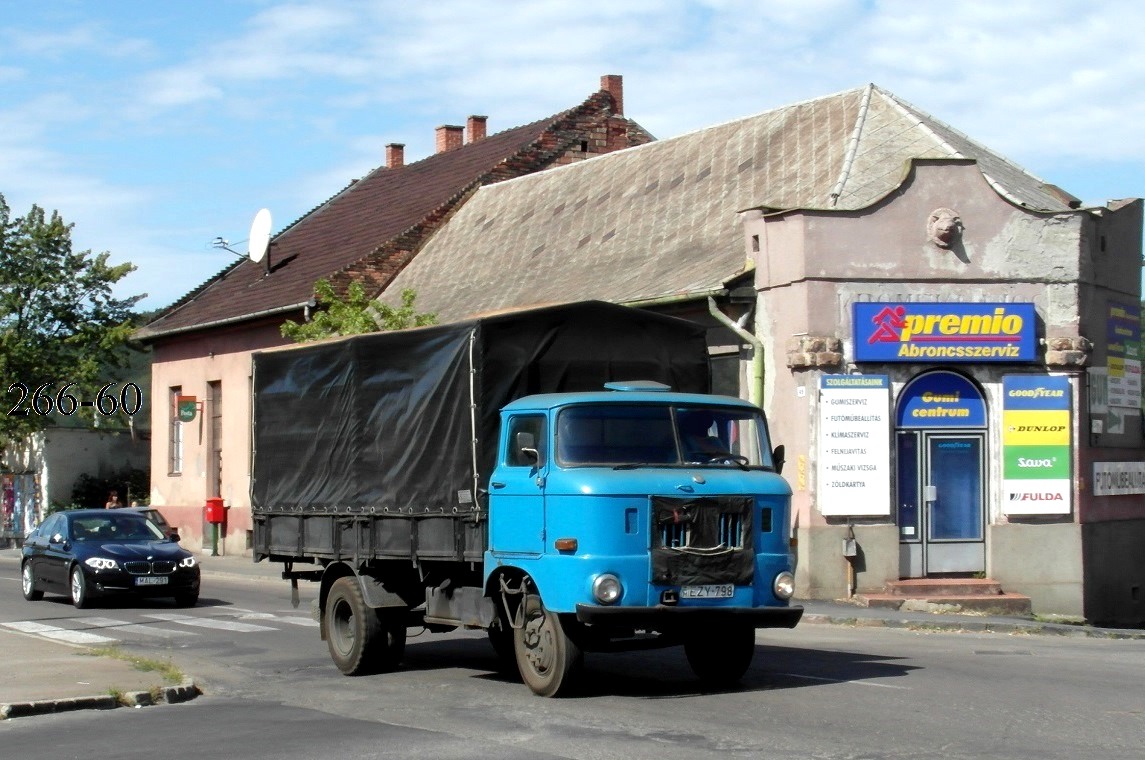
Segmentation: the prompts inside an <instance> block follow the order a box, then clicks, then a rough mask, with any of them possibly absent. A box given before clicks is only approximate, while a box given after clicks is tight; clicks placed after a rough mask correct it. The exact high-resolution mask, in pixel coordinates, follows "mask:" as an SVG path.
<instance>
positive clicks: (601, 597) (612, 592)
mask: <svg viewBox="0 0 1145 760" xmlns="http://www.w3.org/2000/svg"><path fill="white" fill-rule="evenodd" d="M622 593H624V587H623V586H621V585H620V579H619V578H617V577H616V576H615V575H612V574H611V573H605V574H604V575H598V576H596V578H594V579H593V581H592V596H593V598H594V599H596V601H598V602H599V603H601V604H615V603H616V602H617V600H619V599H620V595H621V594H622Z"/></svg>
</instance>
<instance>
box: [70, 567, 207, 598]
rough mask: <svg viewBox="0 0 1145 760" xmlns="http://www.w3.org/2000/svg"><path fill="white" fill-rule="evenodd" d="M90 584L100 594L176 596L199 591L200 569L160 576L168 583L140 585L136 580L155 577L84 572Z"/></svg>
mask: <svg viewBox="0 0 1145 760" xmlns="http://www.w3.org/2000/svg"><path fill="white" fill-rule="evenodd" d="M84 573H85V575H86V576H87V580H88V583H89V584H90V585H91V586H92V587H93V588H94V590H95V591H96V592H97V593H100V594H134V595H136V596H175V595H177V594H184V593H189V592H196V593H197V592H198V590H199V577H200V576H199V572H198V568H194V569H193V570H190V571H184V572H174V573H171V574H169V575H165V576H159V577H163V578H166V579H167V582H166V583H161V584H149V585H139V584H137V583H136V580H135V579H136V578H148V577H155V576H146V575H144V576H139V575H132V574H130V573H126V572H123V571H120V570H110V571H109V570H104V571H102V572H98V573H96V572H91V571H90V570H85V571H84Z"/></svg>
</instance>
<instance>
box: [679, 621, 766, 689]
mask: <svg viewBox="0 0 1145 760" xmlns="http://www.w3.org/2000/svg"><path fill="white" fill-rule="evenodd" d="M684 654H686V655H687V656H688V664H689V665H691V666H692V672H693V673H695V674H696V677H697V678H699V679H700V680H701V681H703V682H704V683H705V684H707V685H709V686H717V687H728V686H734V685H735V684H736V683H738V682H739V680H740V679H741V678H742V677H743V674H744V673H746V672H747V669H748V666H750V665H751V658H752V657H754V656H755V629H754V628H751V627H749V626H744V625H737V626H733V627H730V628H727V629H725V630H720V631H718V632H717V631H704V632H702V633H693V634H691V635H689V636H688V638H686V639H685V640H684Z"/></svg>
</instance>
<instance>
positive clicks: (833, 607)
mask: <svg viewBox="0 0 1145 760" xmlns="http://www.w3.org/2000/svg"><path fill="white" fill-rule="evenodd" d="M200 561H201V562H202V572H203V579H204V582H206V583H209V582H210V581H209V579H210V578H211V577H230V578H243V579H247V580H255V581H259V580H262V581H267V582H276V583H281V584H286V581H284V580H282V579H281V575H280V573H281V570H282V566H281V565H279V564H273V563H268V562H259V563H257V564H256V563H254V562H253V561H251V559H250V558H249V557H241V556H228V557H210V556H200ZM19 562H20V552H19V550H17V549H0V567H6V568H12V569H14V568H16V567H18V566H19ZM796 603H797V604H800V605H802V606H803V608H804V613H803V620H802V622H801V623H800V625H817V624H819V625H822V624H828V625H851V626H871V627H886V628H907V629H916V630H924V631H939V630H941V631H970V632H993V633H1022V634H1045V635H1059V636H1090V637H1101V638H1133V639H1145V630H1137V629H1122V628H1096V627H1093V626H1087V625H1073V624H1068V623H1055V622H1046V621H1041V620H1036V619H1030V618H1021V617H1005V616H979V615H961V614H951V613H932V612H925V611H904V610H889V609H872V608H867V607H859V606H857V605H852V604H848V603H846V602H832V601H822V600H797V601H796ZM0 651H4V652H5V653H7V660H8V661H9V662H10V663H19V665H18V666H17V667H15V668H9V669H6V670H0V720H3V719H5V718H16V717H21V716H27V715H38V714H43V713H51V712H62V711H65V710H78V709H111V708H114V707H121V706H144V705H150V704H156V703H160V702H168V703H175V702H184V701H187V700H189V699H194V698H195V697H196V696H198V694H199V689H198V687H197V686H195V683H194V678H193V677H192V676H190V675H187V676H186V677H185V679H184V681H183V682H182V683H180V684H176V685H172V684H168V683H164V681H163V679H162V677H161V676H160V675H159V674H158V673H154V672H144V671H140V670H138V669H136V668H135V667H134V666H133V665H132V664H131V663H130V662H127V661H125V660H121V659H117V658H115V657H111V656H107V655H101V654H95V655H93V654H91V650H89V649H88V648H87V647H84V646H80V645H75V644H69V643H64V642H59V641H51V640H49V639H46V638H43V637H42V636H38V635H35V634H33V633H23V632H20V631H15V630H12V629H11V628H7V627H5V626H3V625H0ZM175 665H176V666H177V665H178V663H175Z"/></svg>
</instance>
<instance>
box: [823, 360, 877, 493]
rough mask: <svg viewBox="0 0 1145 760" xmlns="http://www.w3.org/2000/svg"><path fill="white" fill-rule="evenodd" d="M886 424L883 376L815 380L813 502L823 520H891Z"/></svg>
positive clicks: (844, 376)
mask: <svg viewBox="0 0 1145 760" xmlns="http://www.w3.org/2000/svg"><path fill="white" fill-rule="evenodd" d="M890 419H891V417H890V380H889V378H887V377H886V376H885V375H824V376H822V377H821V378H819V451H818V463H819V466H818V488H817V489H816V494H815V496H816V504H817V506H818V508H819V511H820V512H821V513H822V514H823V515H827V516H849V515H863V516H870V515H878V516H882V515H889V514H890V508H891V487H890V484H891V472H890V457H891V453H890Z"/></svg>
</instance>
